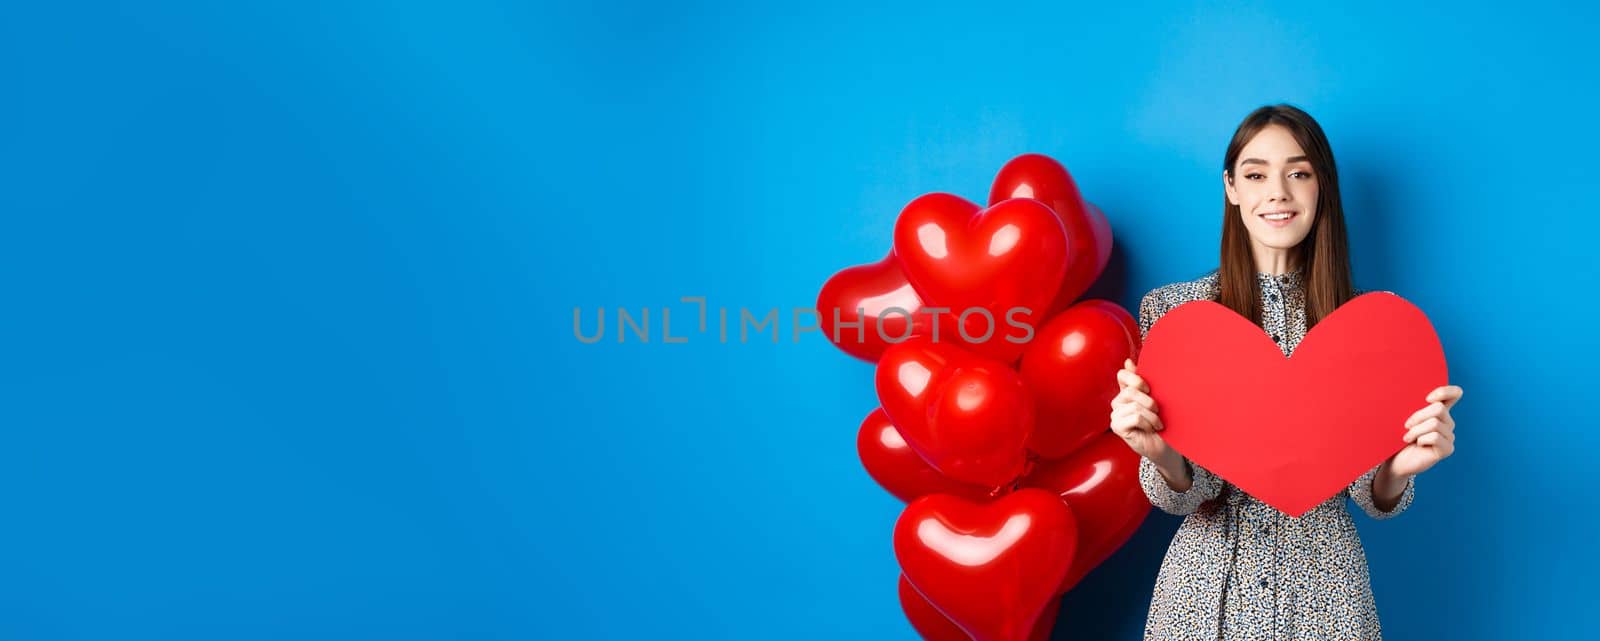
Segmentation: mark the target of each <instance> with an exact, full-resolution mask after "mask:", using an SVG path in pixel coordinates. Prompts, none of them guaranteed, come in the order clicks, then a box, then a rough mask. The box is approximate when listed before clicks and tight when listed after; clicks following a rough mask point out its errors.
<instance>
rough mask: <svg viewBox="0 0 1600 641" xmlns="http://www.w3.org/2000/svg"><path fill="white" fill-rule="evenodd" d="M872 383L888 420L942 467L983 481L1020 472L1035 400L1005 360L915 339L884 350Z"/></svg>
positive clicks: (999, 482) (997, 481)
mask: <svg viewBox="0 0 1600 641" xmlns="http://www.w3.org/2000/svg"><path fill="white" fill-rule="evenodd" d="M876 383H877V388H878V401H879V403H880V404H881V405H882V406H883V411H884V412H885V413H887V414H888V416H889V420H890V421H891V422H893V423H894V426H895V427H896V428H898V429H899V431H900V434H901V435H902V436H903V437H905V440H906V442H907V443H909V444H910V445H911V449H912V450H913V451H915V452H916V453H917V455H918V456H920V457H922V460H924V461H927V463H928V465H930V466H932V467H933V468H934V469H935V470H938V471H939V472H940V473H941V474H943V475H945V476H947V477H949V478H951V479H954V480H957V481H963V482H967V483H974V484H977V485H981V486H983V487H985V488H998V487H1001V486H1004V485H1008V484H1010V483H1011V481H1013V480H1015V479H1016V478H1017V477H1018V476H1019V475H1021V474H1022V472H1023V469H1024V467H1025V466H1026V465H1027V451H1026V444H1027V441H1028V433H1029V432H1030V431H1032V429H1033V399H1032V398H1031V397H1030V396H1029V394H1028V390H1027V387H1026V386H1025V385H1024V384H1023V383H1022V378H1021V377H1020V376H1018V375H1017V373H1016V372H1015V371H1013V370H1012V369H1011V368H1010V367H1008V366H1007V365H1005V364H1004V363H1000V362H997V361H993V360H990V359H986V358H983V357H980V356H977V355H975V354H972V353H970V352H967V351H964V350H962V349H961V348H958V347H955V346H953V345H947V344H940V343H933V342H930V341H926V340H921V339H918V340H913V341H909V342H905V343H900V344H898V345H892V346H890V347H889V349H888V350H887V351H885V352H884V353H883V357H882V358H880V359H879V360H878V369H877V372H876Z"/></svg>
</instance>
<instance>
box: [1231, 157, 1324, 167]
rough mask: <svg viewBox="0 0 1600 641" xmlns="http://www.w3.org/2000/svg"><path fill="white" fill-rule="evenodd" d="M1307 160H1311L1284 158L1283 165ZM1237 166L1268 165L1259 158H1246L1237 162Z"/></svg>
mask: <svg viewBox="0 0 1600 641" xmlns="http://www.w3.org/2000/svg"><path fill="white" fill-rule="evenodd" d="M1309 160H1311V159H1310V158H1307V157H1305V156H1290V157H1288V158H1285V159H1284V160H1283V164H1285V165H1287V164H1289V163H1292V162H1303V161H1309ZM1239 164H1240V165H1250V164H1256V165H1265V164H1268V163H1267V161H1265V160H1262V159H1260V158H1246V159H1244V160H1241V161H1239Z"/></svg>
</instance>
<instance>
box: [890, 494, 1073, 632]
mask: <svg viewBox="0 0 1600 641" xmlns="http://www.w3.org/2000/svg"><path fill="white" fill-rule="evenodd" d="M1077 540H1078V532H1077V525H1076V523H1075V522H1074V520H1073V516H1072V511H1071V510H1069V509H1068V508H1067V505H1066V504H1065V503H1063V502H1062V501H1061V497H1059V496H1057V495H1056V494H1055V493H1054V492H1049V491H1045V490H1041V489H1037V488H1024V489H1021V490H1017V491H1016V492H1013V493H1011V494H1007V495H1005V496H1002V497H1000V498H999V499H998V500H996V501H994V502H992V503H988V504H978V503H973V502H969V501H966V500H964V499H961V498H957V497H954V496H949V495H945V494H931V495H928V496H924V497H922V498H920V499H917V500H915V501H912V502H911V504H910V505H907V506H906V509H905V511H904V512H902V513H901V514H900V519H899V520H898V521H896V522H895V528H894V552H895V558H896V559H898V560H899V561H900V568H901V571H902V572H904V573H905V576H906V579H907V580H909V581H910V582H911V585H912V586H913V587H915V588H916V591H917V592H918V593H919V594H921V595H922V596H923V597H924V598H926V599H927V600H928V602H929V603H931V604H933V606H934V607H935V608H937V609H938V610H939V611H940V612H942V613H944V615H945V616H946V617H947V618H949V619H950V620H951V621H952V622H954V623H955V624H956V625H957V626H959V627H960V628H961V629H962V630H964V631H965V632H966V633H967V635H968V636H971V637H972V638H973V639H974V640H976V641H1024V640H1025V639H1027V638H1028V635H1029V633H1031V632H1032V631H1033V629H1034V626H1035V624H1037V623H1038V620H1039V617H1040V616H1041V615H1042V614H1044V611H1045V609H1046V608H1047V607H1049V605H1050V604H1051V603H1052V601H1053V599H1054V598H1055V596H1056V594H1057V593H1056V589H1057V587H1059V586H1060V585H1061V582H1062V580H1063V579H1064V578H1065V577H1066V575H1067V572H1068V570H1069V569H1070V568H1071V566H1072V557H1073V554H1074V550H1075V548H1076V546H1077Z"/></svg>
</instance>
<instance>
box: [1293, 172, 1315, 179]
mask: <svg viewBox="0 0 1600 641" xmlns="http://www.w3.org/2000/svg"><path fill="white" fill-rule="evenodd" d="M1289 175H1290V176H1299V177H1301V178H1310V177H1311V172H1308V171H1297V172H1294V173H1292V174H1289Z"/></svg>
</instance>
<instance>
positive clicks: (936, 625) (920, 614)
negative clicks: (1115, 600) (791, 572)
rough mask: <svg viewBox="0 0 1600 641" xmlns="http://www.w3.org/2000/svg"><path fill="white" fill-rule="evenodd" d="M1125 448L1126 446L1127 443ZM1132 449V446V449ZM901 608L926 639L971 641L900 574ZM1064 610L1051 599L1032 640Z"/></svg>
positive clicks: (1044, 635) (1042, 640) (1040, 638)
mask: <svg viewBox="0 0 1600 641" xmlns="http://www.w3.org/2000/svg"><path fill="white" fill-rule="evenodd" d="M1123 449H1127V448H1126V447H1124V448H1123ZM1129 451H1132V450H1129ZM900 610H901V611H902V612H905V613H906V620H907V621H909V622H911V627H912V628H914V629H916V631H917V634H919V635H922V638H923V639H925V640H926V641H972V637H969V636H967V633H966V631H965V630H962V629H961V627H960V626H957V625H956V624H955V623H954V622H952V621H951V620H950V619H949V617H946V616H945V615H944V613H943V612H940V611H939V609H938V608H935V607H933V604H932V603H928V600H927V599H925V598H923V597H922V593H920V592H917V589H916V588H914V587H912V586H911V582H910V581H907V580H906V575H904V574H902V575H900ZM1060 613H1061V599H1060V598H1059V597H1058V598H1056V599H1052V600H1051V601H1050V603H1049V604H1048V605H1046V606H1045V607H1044V612H1042V613H1040V614H1039V620H1038V622H1036V623H1034V624H1033V633H1032V634H1030V635H1028V640H1029V641H1048V639H1049V638H1050V634H1051V633H1052V632H1054V631H1055V629H1056V616H1057V615H1059V614H1060Z"/></svg>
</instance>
